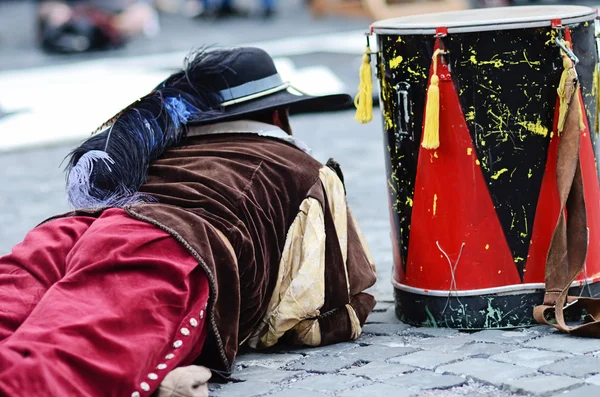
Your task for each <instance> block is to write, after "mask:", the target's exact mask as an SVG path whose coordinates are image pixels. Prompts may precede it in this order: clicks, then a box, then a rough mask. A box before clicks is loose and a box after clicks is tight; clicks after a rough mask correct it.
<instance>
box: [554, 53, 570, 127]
mask: <svg viewBox="0 0 600 397" xmlns="http://www.w3.org/2000/svg"><path fill="white" fill-rule="evenodd" d="M561 53H562V51H561ZM562 58H563V72H562V74H561V76H560V83H558V89H557V90H556V92H557V93H558V98H559V105H558V106H559V107H558V133H559V134H560V133H561V132H562V130H563V128H565V117H566V115H567V108H568V106H567V93H566V92H565V88H566V84H567V80H568V78H569V75H570V73H569V71H570V70H571V69H572V68H573V61H571V58H569V57H568V56H567V55H566V54H564V53H562Z"/></svg>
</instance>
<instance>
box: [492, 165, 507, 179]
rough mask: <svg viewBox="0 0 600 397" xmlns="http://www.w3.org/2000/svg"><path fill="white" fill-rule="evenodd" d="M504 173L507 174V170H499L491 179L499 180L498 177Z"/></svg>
mask: <svg viewBox="0 0 600 397" xmlns="http://www.w3.org/2000/svg"><path fill="white" fill-rule="evenodd" d="M505 172H508V168H502V169H501V170H499V171H497V172H496V173H495V174H494V175H492V179H498V178H500V175H502V174H504V173H505Z"/></svg>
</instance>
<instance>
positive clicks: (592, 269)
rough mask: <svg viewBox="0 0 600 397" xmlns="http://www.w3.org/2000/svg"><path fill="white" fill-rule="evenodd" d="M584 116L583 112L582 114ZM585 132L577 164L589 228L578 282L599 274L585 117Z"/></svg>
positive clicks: (599, 219)
mask: <svg viewBox="0 0 600 397" xmlns="http://www.w3.org/2000/svg"><path fill="white" fill-rule="evenodd" d="M579 103H583V98H582V96H581V91H579ZM582 113H583V114H584V115H585V110H584V111H583V112H582ZM583 120H584V122H585V130H583V131H582V132H581V144H580V146H579V162H580V164H581V174H582V176H583V189H584V194H585V210H586V216H587V224H588V228H589V239H588V252H587V258H586V261H585V268H584V271H585V274H584V273H582V274H581V275H580V277H578V280H583V279H584V278H585V276H587V277H589V278H591V277H594V276H597V275H598V274H599V273H600V246H598V241H600V230H599V229H598V228H599V227H600V186H599V185H598V171H597V168H596V159H595V156H594V149H593V147H592V140H591V139H590V136H589V135H590V126H589V124H588V120H587V117H584V118H583Z"/></svg>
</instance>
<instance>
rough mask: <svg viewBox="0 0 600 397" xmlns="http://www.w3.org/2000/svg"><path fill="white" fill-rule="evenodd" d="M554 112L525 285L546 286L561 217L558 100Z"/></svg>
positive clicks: (526, 266)
mask: <svg viewBox="0 0 600 397" xmlns="http://www.w3.org/2000/svg"><path fill="white" fill-rule="evenodd" d="M555 109H556V110H555V112H554V125H553V127H552V131H553V132H552V137H551V138H550V144H549V145H548V157H547V159H546V170H545V171H544V177H543V179H542V187H541V188H540V195H539V197H538V203H537V207H536V210H535V220H534V221H533V230H532V233H531V243H530V244H529V254H528V255H527V260H526V263H525V269H524V274H523V276H524V277H523V282H524V283H543V282H544V280H545V273H546V257H547V256H548V250H549V249H550V241H551V240H552V234H553V231H554V228H556V222H558V214H559V211H560V198H559V197H558V187H557V185H556V158H557V156H558V142H559V140H560V139H559V137H558V136H557V135H556V130H557V125H558V109H559V100H558V98H557V99H556V107H555Z"/></svg>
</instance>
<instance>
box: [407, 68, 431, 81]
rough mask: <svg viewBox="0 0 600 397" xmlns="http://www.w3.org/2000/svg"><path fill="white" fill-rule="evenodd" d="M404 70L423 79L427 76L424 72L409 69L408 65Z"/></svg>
mask: <svg viewBox="0 0 600 397" xmlns="http://www.w3.org/2000/svg"><path fill="white" fill-rule="evenodd" d="M406 71H407V72H408V73H410V74H412V75H413V76H416V77H422V78H424V79H426V78H427V76H425V73H423V72H418V71H416V70H413V69H411V68H410V66H409V67H407V68H406Z"/></svg>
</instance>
